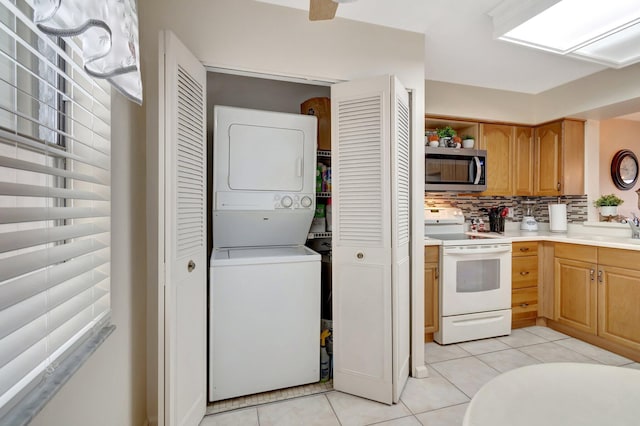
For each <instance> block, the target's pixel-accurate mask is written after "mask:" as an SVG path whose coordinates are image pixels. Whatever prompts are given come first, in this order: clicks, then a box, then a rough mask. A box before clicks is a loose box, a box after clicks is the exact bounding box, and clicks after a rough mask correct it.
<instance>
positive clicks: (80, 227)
mask: <svg viewBox="0 0 640 426" xmlns="http://www.w3.org/2000/svg"><path fill="white" fill-rule="evenodd" d="M105 232H109V226H108V225H107V224H106V223H102V224H100V223H98V222H91V223H84V224H77V225H66V226H56V227H54V228H47V229H46V230H44V231H43V229H40V228H36V229H27V230H21V231H15V232H7V233H5V234H3V239H2V240H1V241H0V253H4V252H7V251H12V250H19V249H23V248H27V247H33V246H39V245H42V244H46V243H53V242H58V241H64V240H69V239H71V238H79V237H87V236H89V235H96V234H102V233H105Z"/></svg>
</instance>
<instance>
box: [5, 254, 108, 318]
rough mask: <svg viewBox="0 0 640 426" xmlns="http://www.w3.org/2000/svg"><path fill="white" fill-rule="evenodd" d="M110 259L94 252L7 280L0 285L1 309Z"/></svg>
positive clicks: (93, 268)
mask: <svg viewBox="0 0 640 426" xmlns="http://www.w3.org/2000/svg"><path fill="white" fill-rule="evenodd" d="M108 261H109V260H108V258H107V257H105V256H101V255H95V254H93V255H91V256H84V257H81V258H78V259H74V260H72V261H69V262H65V263H62V264H59V265H56V266H55V267H52V268H50V269H45V270H41V271H38V272H35V273H32V274H30V275H25V276H23V277H20V278H16V279H14V280H11V281H9V282H6V283H4V284H3V285H2V286H0V309H7V308H8V307H10V306H12V305H13V304H15V303H18V302H20V301H22V300H25V299H28V298H29V297H32V296H34V295H36V294H38V293H40V292H43V291H46V290H47V289H49V288H52V287H55V286H56V285H59V284H61V283H64V282H65V281H67V280H69V279H71V278H73V277H75V276H77V275H80V274H83V273H85V272H88V271H92V270H97V269H98V268H99V267H101V266H103V265H105V264H107V262H108Z"/></svg>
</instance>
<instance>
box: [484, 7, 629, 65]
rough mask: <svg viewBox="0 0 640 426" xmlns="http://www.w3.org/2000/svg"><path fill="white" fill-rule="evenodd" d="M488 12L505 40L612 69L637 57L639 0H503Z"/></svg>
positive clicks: (495, 32)
mask: <svg viewBox="0 0 640 426" xmlns="http://www.w3.org/2000/svg"><path fill="white" fill-rule="evenodd" d="M489 14H490V15H491V16H492V17H493V22H494V29H495V31H494V35H495V37H497V38H500V39H502V40H505V41H510V42H513V43H518V44H522V45H526V46H530V47H535V48H538V49H543V50H547V51H550V52H554V53H559V54H562V55H566V54H571V56H575V57H579V58H582V59H588V60H592V61H595V62H599V63H602V64H605V65H608V66H614V67H620V66H624V65H629V64H630V63H633V62H635V61H638V60H639V59H640V56H639V52H638V51H639V50H640V26H639V25H637V24H639V23H640V1H638V0H607V1H603V0H561V1H558V0H519V1H518V0H505V1H503V2H502V3H501V4H500V5H499V6H498V7H496V9H494V10H493V11H492V12H490V13H489ZM633 40H635V41H633ZM572 52H573V54H572Z"/></svg>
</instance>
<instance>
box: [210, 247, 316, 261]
mask: <svg viewBox="0 0 640 426" xmlns="http://www.w3.org/2000/svg"><path fill="white" fill-rule="evenodd" d="M308 261H320V255H319V254H318V253H316V252H315V251H313V250H311V249H309V248H308V247H306V246H302V245H300V246H277V247H242V248H225V249H214V250H213V252H212V253H211V264H212V265H214V264H217V265H222V264H256V263H281V262H308Z"/></svg>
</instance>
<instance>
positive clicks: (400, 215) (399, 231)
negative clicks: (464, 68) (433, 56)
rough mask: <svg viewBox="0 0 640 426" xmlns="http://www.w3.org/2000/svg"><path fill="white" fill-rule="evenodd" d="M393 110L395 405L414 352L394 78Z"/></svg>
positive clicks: (402, 117)
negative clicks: (412, 351) (411, 354)
mask: <svg viewBox="0 0 640 426" xmlns="http://www.w3.org/2000/svg"><path fill="white" fill-rule="evenodd" d="M391 85H392V90H391V93H392V96H393V98H392V107H391V147H390V148H391V151H390V157H391V200H390V202H391V256H392V257H391V279H392V286H391V288H392V298H393V341H394V344H393V351H394V352H393V377H394V382H393V402H398V400H399V399H400V394H401V393H402V390H403V389H404V385H405V384H406V383H407V379H408V377H409V369H410V364H409V353H410V348H411V320H410V319H411V311H410V306H411V285H410V282H411V278H410V277H411V262H410V257H409V249H410V247H409V242H410V240H409V236H410V235H411V234H410V228H409V226H410V215H409V211H410V200H409V194H410V191H411V189H410V184H409V179H410V174H409V164H410V157H409V152H410V150H411V139H410V129H411V123H410V116H411V114H410V110H409V93H408V92H407V90H406V89H405V88H404V86H402V84H401V83H400V81H399V80H398V79H397V78H395V77H392V81H391Z"/></svg>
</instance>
